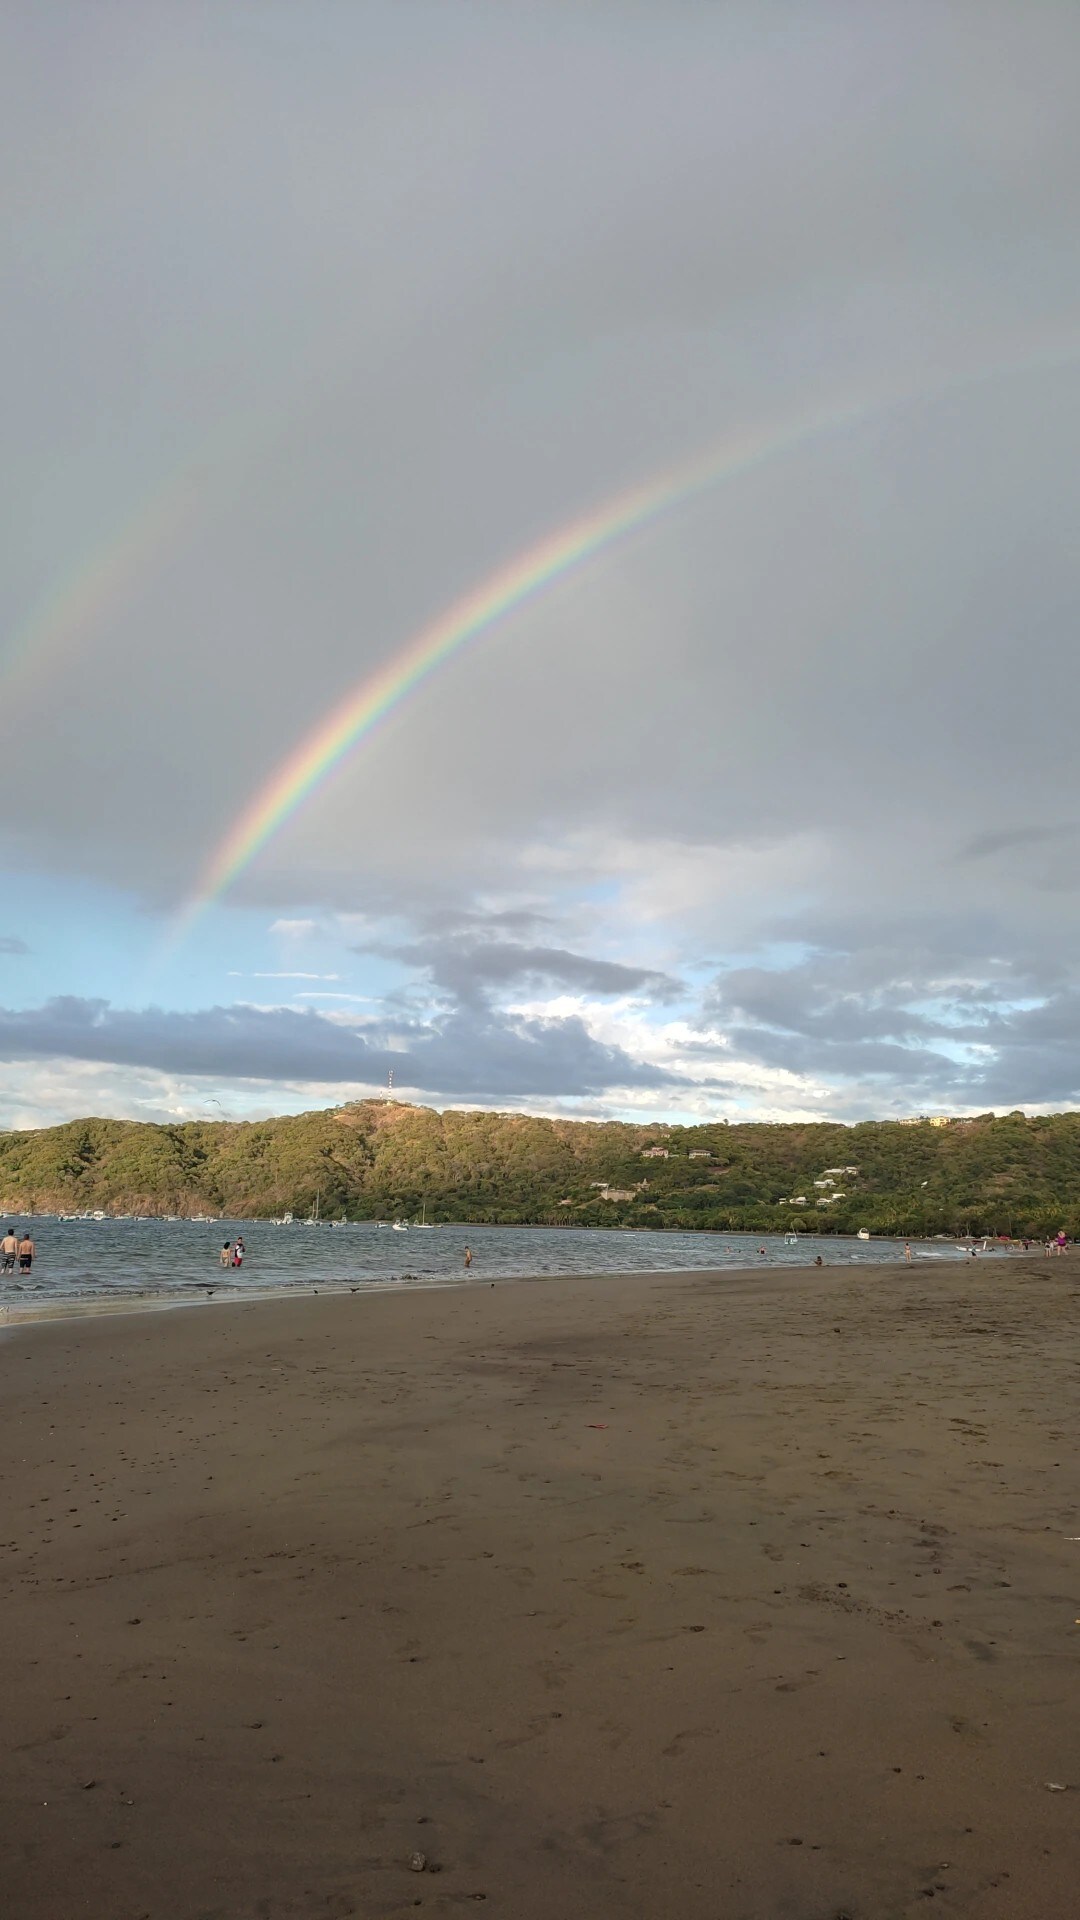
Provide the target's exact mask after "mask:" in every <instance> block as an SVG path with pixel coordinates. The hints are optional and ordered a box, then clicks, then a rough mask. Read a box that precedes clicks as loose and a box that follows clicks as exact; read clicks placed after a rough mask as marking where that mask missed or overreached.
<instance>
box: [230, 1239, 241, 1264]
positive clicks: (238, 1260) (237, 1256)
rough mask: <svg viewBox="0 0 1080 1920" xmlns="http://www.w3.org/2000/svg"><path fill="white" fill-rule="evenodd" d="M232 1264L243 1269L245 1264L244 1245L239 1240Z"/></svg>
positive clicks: (233, 1251)
mask: <svg viewBox="0 0 1080 1920" xmlns="http://www.w3.org/2000/svg"><path fill="white" fill-rule="evenodd" d="M232 1263H233V1266H234V1267H242V1266H243V1264H244V1243H243V1241H242V1240H240V1239H237V1241H236V1244H235V1246H234V1247H233V1250H232Z"/></svg>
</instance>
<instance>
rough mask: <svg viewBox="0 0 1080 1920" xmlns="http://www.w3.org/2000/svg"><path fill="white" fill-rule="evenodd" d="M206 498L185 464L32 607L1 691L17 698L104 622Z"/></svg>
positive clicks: (3, 672)
mask: <svg viewBox="0 0 1080 1920" xmlns="http://www.w3.org/2000/svg"><path fill="white" fill-rule="evenodd" d="M198 500H199V489H198V485H197V475H196V474H195V473H194V472H193V471H192V470H191V469H190V468H187V467H185V468H184V469H183V471H182V472H181V473H180V475H179V476H175V475H170V477H169V480H168V481H167V483H166V484H165V486H164V487H163V488H161V489H159V490H158V492H156V493H155V494H154V495H153V497H152V498H151V499H150V500H149V501H148V502H145V503H143V504H142V505H141V506H140V507H139V509H138V510H137V511H136V512H135V513H134V514H129V515H128V516H126V517H125V519H124V521H123V523H122V525H121V526H119V527H118V528H117V529H116V530H115V532H114V533H113V535H112V538H111V539H110V540H109V541H108V542H107V543H106V545H105V546H104V547H97V548H95V550H94V551H93V552H92V553H89V554H86V555H84V556H83V558H82V559H81V560H80V561H79V562H77V564H76V565H75V566H73V567H72V568H71V569H70V571H69V572H68V573H67V574H66V575H65V576H64V578H63V579H61V580H60V581H58V582H57V583H55V584H54V585H53V586H51V587H50V589H49V591H48V592H47V593H45V594H42V595H41V597H40V598H39V599H38V600H37V601H36V602H35V604H34V605H33V606H32V607H30V608H29V609H28V611H27V613H26V615H25V617H24V619H23V620H22V621H21V622H20V624H19V625H18V626H17V627H16V628H15V631H14V632H13V633H12V634H11V635H10V637H9V639H8V643H7V646H6V647H5V648H4V651H3V654H2V655H0V689H2V690H3V692H4V695H5V696H6V697H7V698H8V699H10V698H11V697H12V696H13V695H14V694H15V693H16V692H17V691H18V690H20V687H21V683H23V682H25V681H26V680H27V678H28V677H29V675H30V674H31V673H32V672H33V673H37V674H41V673H42V672H44V671H47V670H48V669H49V668H50V667H52V666H53V665H54V664H55V663H56V662H57V661H58V660H59V659H62V658H63V657H64V656H65V654H66V653H67V652H68V651H69V650H70V649H71V648H72V647H74V646H75V645H77V644H78V642H79V641H80V640H81V639H83V638H84V636H85V635H87V634H88V633H92V632H93V630H94V629H95V628H96V627H97V626H99V625H100V624H101V622H102V620H103V619H104V617H105V615H106V613H107V612H108V610H109V608H110V607H113V606H116V605H118V604H122V603H123V601H124V600H125V598H127V597H129V596H130V595H131V594H132V593H133V592H135V591H137V589H138V586H139V583H140V581H141V580H142V579H143V578H145V577H146V576H148V575H151V574H153V573H154V572H155V571H156V569H157V567H158V566H159V565H160V563H161V561H162V560H163V559H164V557H165V555H166V554H167V553H168V551H169V550H170V548H172V547H174V546H175V545H176V544H177V542H178V541H179V539H180V536H181V534H182V533H183V530H184V528H185V526H186V525H187V523H188V521H189V520H190V518H191V516H192V514H193V513H194V510H195V508H196V506H197V504H198Z"/></svg>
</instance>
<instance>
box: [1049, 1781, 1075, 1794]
mask: <svg viewBox="0 0 1080 1920" xmlns="http://www.w3.org/2000/svg"><path fill="white" fill-rule="evenodd" d="M1044 1784H1045V1786H1046V1790H1047V1792H1048V1793H1068V1791H1069V1783H1068V1781H1067V1780H1047V1781H1045V1782H1044Z"/></svg>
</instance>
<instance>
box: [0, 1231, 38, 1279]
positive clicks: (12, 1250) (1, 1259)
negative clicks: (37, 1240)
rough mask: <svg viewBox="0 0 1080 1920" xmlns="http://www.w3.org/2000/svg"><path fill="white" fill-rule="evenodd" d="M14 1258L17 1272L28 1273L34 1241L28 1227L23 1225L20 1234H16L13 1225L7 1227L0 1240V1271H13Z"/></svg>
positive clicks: (31, 1262) (31, 1261)
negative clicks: (17, 1267)
mask: <svg viewBox="0 0 1080 1920" xmlns="http://www.w3.org/2000/svg"><path fill="white" fill-rule="evenodd" d="M16 1260H17V1261H18V1263H19V1272H20V1273H29V1271H30V1269H31V1267H32V1266H33V1264H34V1242H33V1240H32V1239H31V1237H30V1230H29V1228H28V1227H24V1228H23V1231H22V1233H21V1234H17V1233H16V1232H15V1229H14V1227H9V1228H8V1230H7V1232H6V1233H5V1235H4V1237H3V1239H2V1240H0V1272H2V1273H14V1271H15V1262H16Z"/></svg>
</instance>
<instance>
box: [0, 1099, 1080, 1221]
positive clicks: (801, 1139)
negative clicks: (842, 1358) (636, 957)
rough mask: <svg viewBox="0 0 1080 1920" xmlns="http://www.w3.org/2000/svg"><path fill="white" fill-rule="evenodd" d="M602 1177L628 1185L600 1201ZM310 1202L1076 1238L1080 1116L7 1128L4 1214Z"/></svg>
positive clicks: (513, 1215) (390, 1209)
mask: <svg viewBox="0 0 1080 1920" xmlns="http://www.w3.org/2000/svg"><path fill="white" fill-rule="evenodd" d="M656 1150H658V1151H656ZM664 1156H666V1157H664ZM852 1168H854V1169H857V1171H854V1172H852V1171H841V1172H832V1173H829V1172H828V1171H827V1170H828V1169H852ZM823 1179H829V1180H832V1181H833V1183H834V1184H833V1185H832V1186H831V1187H829V1186H825V1187H822V1186H815V1184H814V1183H815V1181H821V1180H823ZM604 1183H606V1184H607V1186H608V1187H610V1188H611V1189H612V1190H613V1191H614V1193H615V1194H618V1195H621V1196H624V1197H621V1198H612V1199H606V1198H604V1196H603V1191H602V1188H603V1184H604ZM837 1192H839V1193H841V1194H842V1195H843V1198H841V1199H838V1200H831V1199H829V1198H827V1197H826V1196H830V1195H832V1194H835V1193H837ZM316 1195H318V1196H319V1205H320V1210H321V1212H322V1214H323V1216H324V1218H325V1217H340V1216H341V1215H347V1216H348V1218H350V1219H354V1220H363V1219H386V1218H390V1217H393V1216H396V1215H398V1214H402V1213H404V1214H407V1215H409V1216H412V1215H414V1214H416V1213H419V1210H420V1207H421V1205H426V1207H427V1216H428V1219H429V1220H430V1219H435V1220H471V1221H489V1222H497V1223H502V1224H506V1225H510V1224H514V1223H537V1222H544V1223H548V1224H550V1223H559V1224H566V1225H571V1224H572V1225H579V1226H580V1225H584V1226H649V1227H695V1228H701V1227H709V1228H716V1229H719V1230H721V1231H723V1230H725V1229H726V1230H728V1231H732V1230H735V1229H739V1228H745V1229H749V1230H751V1231H755V1232H758V1231H761V1232H763V1231H766V1230H769V1231H776V1230H778V1229H780V1228H782V1227H784V1226H786V1225H787V1224H788V1223H789V1222H791V1223H792V1224H794V1225H797V1226H798V1228H799V1230H800V1231H803V1232H807V1231H813V1232H825V1233H829V1232H841V1233H851V1232H853V1231H854V1230H855V1228H857V1227H863V1226H865V1227H869V1228H870V1229H871V1230H872V1231H874V1232H879V1233H910V1234H924V1233H926V1234H930V1233H938V1232H942V1233H949V1234H954V1233H963V1232H968V1231H970V1232H976V1233H987V1232H990V1233H992V1232H1012V1233H1014V1234H1025V1233H1028V1234H1036V1235H1037V1234H1041V1233H1047V1232H1051V1231H1054V1232H1056V1231H1057V1229H1058V1228H1059V1227H1062V1226H1063V1227H1065V1228H1066V1229H1067V1230H1068V1231H1069V1232H1070V1233H1080V1114H1077V1113H1061V1114H1050V1115H1047V1116H1044V1117H1039V1118H1034V1119H1028V1118H1026V1117H1025V1116H1024V1115H1023V1114H1021V1113H1012V1114H1007V1115H1004V1116H1003V1117H1001V1118H996V1117H995V1116H994V1115H992V1114H987V1115H984V1116H982V1117H980V1118H979V1119H975V1120H955V1121H951V1122H949V1123H948V1124H947V1125H936V1126H935V1125H932V1124H931V1123H929V1122H918V1123H916V1124H914V1125H912V1124H906V1123H903V1122H899V1121H871V1122H865V1123H862V1124H860V1125H858V1126H852V1127H845V1126H837V1125H831V1124H825V1123H822V1124H815V1125H808V1126H801V1125H794V1126H791V1125H788V1126H779V1125H776V1126H774V1125H768V1124H751V1125H745V1126H729V1125H726V1124H724V1123H722V1122H717V1123H712V1124H709V1125H705V1126H698V1127H662V1126H622V1125H617V1124H615V1123H613V1122H610V1123H603V1122H600V1123H594V1122H589V1121H571V1120H544V1119H537V1118H534V1117H531V1116H528V1115H523V1114H514V1113H453V1112H451V1113H436V1112H433V1111H432V1110H431V1109H430V1108H427V1107H410V1106H406V1105H404V1104H401V1103H399V1102H393V1103H390V1102H386V1101H381V1100H364V1101H360V1102H358V1103H357V1104H356V1105H353V1106H347V1107H338V1108H331V1109H330V1110H329V1111H326V1112H319V1113H302V1114H296V1115H293V1116H290V1117H289V1118H287V1119H282V1120H261V1121H255V1122H250V1123H246V1122H245V1123H238V1124H233V1123H230V1122H227V1121H195V1122H190V1123H188V1124H185V1125H182V1126H154V1125H148V1124H145V1123H141V1122H137V1121H129V1120H73V1121H71V1122H70V1123H69V1124H67V1125H66V1126H61V1127H47V1128H43V1129H41V1130H40V1131H35V1132H25V1133H7V1134H2V1135H0V1211H4V1212H10V1213H12V1214H17V1213H20V1212H29V1211H31V1210H34V1211H37V1212H63V1213H77V1212H82V1211H84V1210H86V1209H98V1208H100V1209H104V1210H105V1211H106V1212H109V1213H143V1214H191V1213H212V1214H227V1215H233V1216H239V1217H243V1218H252V1217H258V1216H272V1215H275V1214H280V1213H283V1212H285V1211H291V1212H293V1213H296V1214H306V1213H308V1212H309V1211H310V1209H311V1207H312V1205H313V1203H314V1201H315V1198H316ZM800 1196H805V1198H806V1204H805V1205H801V1206H799V1205H794V1204H791V1203H792V1202H793V1201H794V1200H797V1199H798V1198H799V1197H800ZM782 1200H783V1201H786V1202H787V1204H785V1205H781V1204H779V1203H780V1202H781V1201H782Z"/></svg>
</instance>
